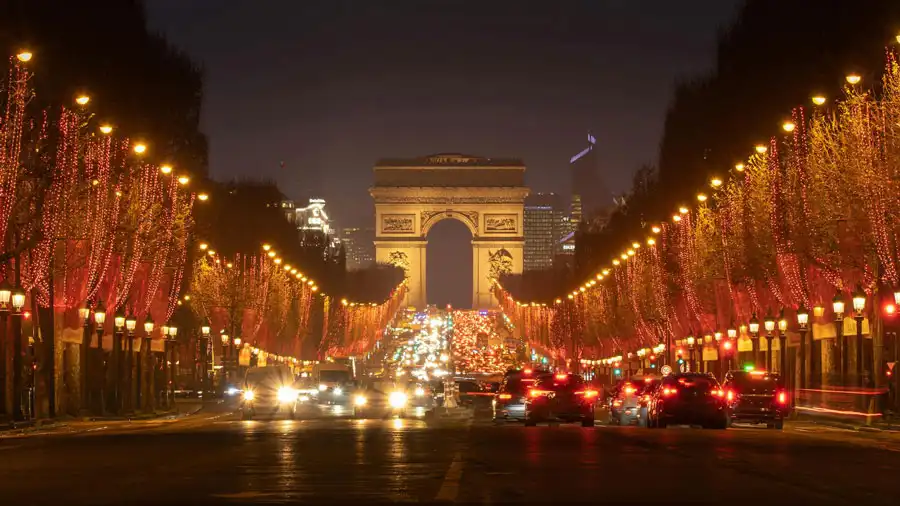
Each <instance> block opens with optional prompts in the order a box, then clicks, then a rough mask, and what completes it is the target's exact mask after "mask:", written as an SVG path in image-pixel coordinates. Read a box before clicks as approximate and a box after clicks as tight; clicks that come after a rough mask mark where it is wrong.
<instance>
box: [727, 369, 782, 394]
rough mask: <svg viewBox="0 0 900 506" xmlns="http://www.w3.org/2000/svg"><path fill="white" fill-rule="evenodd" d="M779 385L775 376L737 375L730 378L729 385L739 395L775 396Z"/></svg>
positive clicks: (778, 380) (778, 379)
mask: <svg viewBox="0 0 900 506" xmlns="http://www.w3.org/2000/svg"><path fill="white" fill-rule="evenodd" d="M779 383H780V378H779V377H778V375H776V374H751V373H739V374H735V375H733V376H732V378H731V383H730V385H731V387H732V388H734V389H735V390H738V391H739V392H741V393H747V394H751V393H752V394H771V395H775V391H776V390H778V386H779Z"/></svg>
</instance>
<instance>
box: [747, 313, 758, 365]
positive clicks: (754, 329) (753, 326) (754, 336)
mask: <svg viewBox="0 0 900 506" xmlns="http://www.w3.org/2000/svg"><path fill="white" fill-rule="evenodd" d="M748 327H749V330H750V338H751V341H752V343H753V367H756V366H757V364H759V320H757V319H756V313H753V315H752V316H751V317H750V323H749V325H748Z"/></svg>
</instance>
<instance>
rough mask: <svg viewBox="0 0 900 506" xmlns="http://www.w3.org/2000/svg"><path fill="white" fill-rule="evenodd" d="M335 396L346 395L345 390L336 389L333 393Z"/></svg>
mask: <svg viewBox="0 0 900 506" xmlns="http://www.w3.org/2000/svg"><path fill="white" fill-rule="evenodd" d="M331 393H333V394H334V395H341V394H342V393H344V389H343V388H341V387H335V388H334V390H332V391H331Z"/></svg>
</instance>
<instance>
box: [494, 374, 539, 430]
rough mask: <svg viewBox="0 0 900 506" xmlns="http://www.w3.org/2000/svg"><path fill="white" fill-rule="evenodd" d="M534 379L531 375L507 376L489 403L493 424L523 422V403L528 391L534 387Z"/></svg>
mask: <svg viewBox="0 0 900 506" xmlns="http://www.w3.org/2000/svg"><path fill="white" fill-rule="evenodd" d="M534 381H535V378H533V377H531V374H530V373H529V374H524V373H523V374H514V375H510V376H507V377H506V379H504V380H503V382H502V383H501V384H500V388H499V389H498V391H497V393H496V394H495V395H494V398H493V400H492V401H491V410H492V413H493V420H494V422H495V423H501V422H504V421H525V401H526V400H527V399H528V389H529V388H530V387H531V386H533V385H534Z"/></svg>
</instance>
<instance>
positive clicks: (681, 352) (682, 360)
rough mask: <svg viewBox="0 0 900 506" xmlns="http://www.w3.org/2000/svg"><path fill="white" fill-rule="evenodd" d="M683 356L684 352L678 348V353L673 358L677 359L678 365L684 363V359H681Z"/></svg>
mask: <svg viewBox="0 0 900 506" xmlns="http://www.w3.org/2000/svg"><path fill="white" fill-rule="evenodd" d="M683 356H684V350H682V349H681V348H678V351H677V352H676V353H675V357H676V358H677V359H678V360H677V362H678V365H681V364H683V363H684V358H682V357H683Z"/></svg>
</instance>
